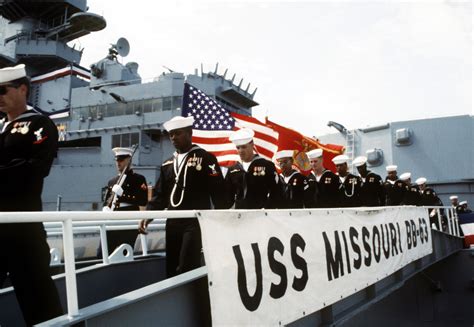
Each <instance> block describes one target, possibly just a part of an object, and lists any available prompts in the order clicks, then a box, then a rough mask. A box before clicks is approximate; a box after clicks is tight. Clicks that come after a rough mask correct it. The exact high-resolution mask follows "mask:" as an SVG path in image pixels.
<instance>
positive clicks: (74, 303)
mask: <svg viewBox="0 0 474 327" xmlns="http://www.w3.org/2000/svg"><path fill="white" fill-rule="evenodd" d="M196 215H197V211H194V210H189V211H115V212H101V211H69V212H65V211H43V212H0V223H27V222H58V221H59V222H62V232H63V247H64V269H65V281H66V294H67V308H68V315H69V316H71V317H74V316H77V315H78V313H79V304H78V297H77V282H76V266H75V257H74V242H73V237H74V236H73V222H79V221H80V222H94V223H96V224H98V225H100V226H102V227H101V231H100V233H101V243H102V251H103V254H104V253H108V249H107V236H106V228H105V225H106V224H110V223H113V222H114V221H117V220H130V218H131V217H133V218H134V219H137V220H140V219H151V218H152V219H170V218H171V219H177V218H195V217H196ZM136 226H137V225H135V228H136ZM142 246H144V248H143V253H144V254H145V252H147V250H145V249H147V245H146V242H145V244H143V243H142ZM103 260H104V262H106V261H107V260H108V254H107V255H103Z"/></svg>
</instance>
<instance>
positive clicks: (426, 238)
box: [422, 218, 430, 242]
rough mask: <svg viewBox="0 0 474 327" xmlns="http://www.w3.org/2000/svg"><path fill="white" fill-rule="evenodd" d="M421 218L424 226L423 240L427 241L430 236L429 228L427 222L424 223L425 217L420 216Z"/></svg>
mask: <svg viewBox="0 0 474 327" xmlns="http://www.w3.org/2000/svg"><path fill="white" fill-rule="evenodd" d="M422 220H423V224H424V226H425V242H428V240H429V238H430V234H429V230H428V224H427V223H426V220H425V218H422Z"/></svg>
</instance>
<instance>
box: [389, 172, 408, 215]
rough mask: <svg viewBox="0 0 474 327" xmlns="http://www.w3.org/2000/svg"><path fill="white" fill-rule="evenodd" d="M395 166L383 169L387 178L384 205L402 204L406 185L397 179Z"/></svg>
mask: <svg viewBox="0 0 474 327" xmlns="http://www.w3.org/2000/svg"><path fill="white" fill-rule="evenodd" d="M397 168H398V167H397V166H396V165H390V166H387V167H385V170H386V171H387V177H386V178H385V183H384V188H385V195H386V201H385V203H386V205H388V206H399V205H401V204H402V203H403V200H404V198H405V193H406V191H407V186H406V184H405V183H404V182H403V181H401V180H400V179H398V176H397Z"/></svg>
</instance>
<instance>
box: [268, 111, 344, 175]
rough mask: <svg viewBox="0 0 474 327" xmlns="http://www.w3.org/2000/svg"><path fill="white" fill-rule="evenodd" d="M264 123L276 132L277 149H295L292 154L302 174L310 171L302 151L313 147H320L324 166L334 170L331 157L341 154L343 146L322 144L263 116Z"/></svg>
mask: <svg viewBox="0 0 474 327" xmlns="http://www.w3.org/2000/svg"><path fill="white" fill-rule="evenodd" d="M265 124H266V125H267V126H268V127H271V128H272V129H273V130H274V131H276V132H278V150H279V151H280V150H296V153H295V155H294V158H295V165H296V166H297V168H298V169H299V170H300V171H301V172H302V173H303V174H308V173H309V172H310V171H311V167H309V161H308V159H307V157H306V156H303V152H308V151H311V150H314V149H322V150H323V164H324V167H325V168H327V169H330V170H332V171H334V172H335V171H336V166H335V165H334V163H333V162H332V158H334V157H335V156H338V155H340V154H343V153H344V151H345V148H344V146H342V145H337V144H322V143H320V142H319V141H318V140H316V139H313V138H311V137H307V136H304V135H303V134H301V133H299V132H297V131H295V130H292V129H290V128H287V127H283V126H281V125H278V124H276V123H274V122H272V121H270V120H269V119H268V118H265ZM304 158H306V159H304Z"/></svg>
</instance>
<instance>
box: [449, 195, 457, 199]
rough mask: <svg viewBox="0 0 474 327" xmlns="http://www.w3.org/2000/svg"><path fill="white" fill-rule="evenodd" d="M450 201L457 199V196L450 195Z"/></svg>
mask: <svg viewBox="0 0 474 327" xmlns="http://www.w3.org/2000/svg"><path fill="white" fill-rule="evenodd" d="M449 199H450V200H457V199H458V196H457V195H451V196H450V197H449Z"/></svg>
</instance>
